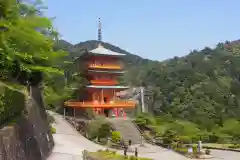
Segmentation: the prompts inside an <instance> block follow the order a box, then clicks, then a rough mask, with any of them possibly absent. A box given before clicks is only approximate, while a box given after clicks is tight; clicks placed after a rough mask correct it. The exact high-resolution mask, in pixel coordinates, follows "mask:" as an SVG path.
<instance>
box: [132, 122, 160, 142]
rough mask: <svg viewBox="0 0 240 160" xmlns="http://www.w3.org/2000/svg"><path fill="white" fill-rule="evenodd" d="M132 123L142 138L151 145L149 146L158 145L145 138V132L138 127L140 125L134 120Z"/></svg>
mask: <svg viewBox="0 0 240 160" xmlns="http://www.w3.org/2000/svg"><path fill="white" fill-rule="evenodd" d="M132 123H133V125H134V126H135V127H136V128H137V130H138V131H139V132H140V134H141V135H142V137H143V138H144V141H146V142H147V143H149V144H153V145H156V143H154V142H153V141H151V140H148V139H146V138H145V137H144V136H143V134H144V133H143V131H142V130H141V129H140V128H139V127H138V125H137V124H136V123H135V122H134V120H132Z"/></svg>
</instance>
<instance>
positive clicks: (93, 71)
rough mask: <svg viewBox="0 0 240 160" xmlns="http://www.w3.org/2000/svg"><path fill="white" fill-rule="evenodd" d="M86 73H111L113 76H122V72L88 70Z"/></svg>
mask: <svg viewBox="0 0 240 160" xmlns="http://www.w3.org/2000/svg"><path fill="white" fill-rule="evenodd" d="M88 72H92V73H113V74H124V73H125V72H124V71H108V70H105V71H104V70H88Z"/></svg>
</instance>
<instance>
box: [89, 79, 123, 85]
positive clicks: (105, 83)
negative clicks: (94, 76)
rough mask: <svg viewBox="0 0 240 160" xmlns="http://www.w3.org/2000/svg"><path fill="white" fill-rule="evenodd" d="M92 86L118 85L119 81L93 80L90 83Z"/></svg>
mask: <svg viewBox="0 0 240 160" xmlns="http://www.w3.org/2000/svg"><path fill="white" fill-rule="evenodd" d="M90 82H91V83H92V84H99V85H116V84H118V81H116V80H106V79H105V80H100V79H98V80H91V81H90Z"/></svg>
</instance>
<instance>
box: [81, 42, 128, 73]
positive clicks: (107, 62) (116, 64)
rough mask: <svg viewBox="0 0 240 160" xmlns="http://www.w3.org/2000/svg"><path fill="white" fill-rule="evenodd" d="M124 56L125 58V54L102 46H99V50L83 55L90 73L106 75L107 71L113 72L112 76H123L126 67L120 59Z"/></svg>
mask: <svg viewBox="0 0 240 160" xmlns="http://www.w3.org/2000/svg"><path fill="white" fill-rule="evenodd" d="M123 56H125V54H122V53H118V52H114V51H111V50H109V49H106V48H104V47H103V46H102V45H101V44H100V45H98V47H97V48H95V49H93V50H90V51H87V52H85V53H84V54H83V55H82V57H84V61H85V64H86V63H87V68H88V70H89V71H90V72H98V73H102V74H104V72H106V70H107V71H111V73H112V74H121V71H122V70H123V68H124V67H123V63H122V62H121V60H120V59H121V57H123ZM80 68H81V67H80Z"/></svg>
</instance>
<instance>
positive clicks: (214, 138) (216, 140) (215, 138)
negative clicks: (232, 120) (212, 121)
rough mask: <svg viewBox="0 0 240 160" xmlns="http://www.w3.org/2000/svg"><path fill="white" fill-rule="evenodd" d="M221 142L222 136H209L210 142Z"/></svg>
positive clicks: (214, 134)
mask: <svg viewBox="0 0 240 160" xmlns="http://www.w3.org/2000/svg"><path fill="white" fill-rule="evenodd" d="M219 140H220V136H219V135H217V134H216V133H212V134H210V135H209V142H210V143H217V142H218V141H219Z"/></svg>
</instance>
